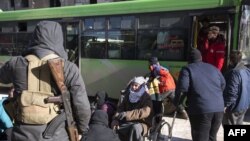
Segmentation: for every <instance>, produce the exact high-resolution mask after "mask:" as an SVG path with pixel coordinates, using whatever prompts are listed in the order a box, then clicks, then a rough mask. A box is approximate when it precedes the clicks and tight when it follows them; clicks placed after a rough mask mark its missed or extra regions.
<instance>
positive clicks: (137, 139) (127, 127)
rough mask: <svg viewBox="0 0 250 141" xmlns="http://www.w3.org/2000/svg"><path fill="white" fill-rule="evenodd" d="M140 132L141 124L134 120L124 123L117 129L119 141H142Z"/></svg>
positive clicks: (141, 129) (141, 130)
mask: <svg viewBox="0 0 250 141" xmlns="http://www.w3.org/2000/svg"><path fill="white" fill-rule="evenodd" d="M142 132H143V127H142V125H141V124H140V123H135V122H127V123H124V124H122V125H120V127H119V129H118V130H117V133H118V135H119V138H120V140H121V141H142V139H143V137H142Z"/></svg>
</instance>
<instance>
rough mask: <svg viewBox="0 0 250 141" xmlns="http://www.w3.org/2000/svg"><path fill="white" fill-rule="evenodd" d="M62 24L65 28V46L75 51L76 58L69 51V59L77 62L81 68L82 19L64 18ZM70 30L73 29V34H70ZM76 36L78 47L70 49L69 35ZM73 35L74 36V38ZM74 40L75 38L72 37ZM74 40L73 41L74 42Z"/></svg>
mask: <svg viewBox="0 0 250 141" xmlns="http://www.w3.org/2000/svg"><path fill="white" fill-rule="evenodd" d="M60 23H61V25H62V30H63V38H64V47H65V49H66V50H67V51H72V52H73V53H74V55H75V56H74V58H73V59H72V58H71V57H70V56H69V52H67V53H68V59H69V60H70V61H71V62H73V63H75V64H76V65H77V66H78V67H79V69H80V68H81V67H80V64H81V31H82V30H81V21H80V20H72V19H64V20H62V21H61V22H60ZM68 31H73V33H72V34H69V32H68ZM72 36H74V37H76V40H77V41H76V42H74V43H76V47H75V48H74V49H73V50H72V49H71V50H69V46H68V43H69V42H67V39H68V37H72ZM74 37H73V38H74ZM72 40H73V41H74V39H72ZM73 41H72V42H73Z"/></svg>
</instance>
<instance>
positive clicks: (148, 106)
mask: <svg viewBox="0 0 250 141" xmlns="http://www.w3.org/2000/svg"><path fill="white" fill-rule="evenodd" d="M145 83H146V80H145V79H144V77H142V76H139V77H135V78H134V79H132V81H131V84H130V85H129V90H128V91H127V92H128V93H127V94H125V95H124V98H123V100H122V101H121V103H120V104H119V106H118V108H117V111H116V113H115V115H114V117H113V121H112V123H111V127H112V128H113V129H117V133H118V135H119V138H120V139H121V141H142V140H143V136H144V135H146V134H147V132H148V129H149V128H150V127H151V122H152V117H153V116H152V101H151V97H150V95H149V94H148V92H147V91H148V89H147V86H146V85H145Z"/></svg>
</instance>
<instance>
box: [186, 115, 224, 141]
mask: <svg viewBox="0 0 250 141" xmlns="http://www.w3.org/2000/svg"><path fill="white" fill-rule="evenodd" d="M223 114H224V113H223V112H215V113H205V114H197V115H189V120H190V125H191V134H192V139H193V141H216V140H217V132H218V130H219V128H220V125H221V123H222V119H223Z"/></svg>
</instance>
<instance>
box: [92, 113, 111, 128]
mask: <svg viewBox="0 0 250 141" xmlns="http://www.w3.org/2000/svg"><path fill="white" fill-rule="evenodd" d="M90 124H103V125H105V126H108V114H107V113H106V112H105V111H103V110H96V111H95V112H94V113H93V115H92V118H91V121H90Z"/></svg>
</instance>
